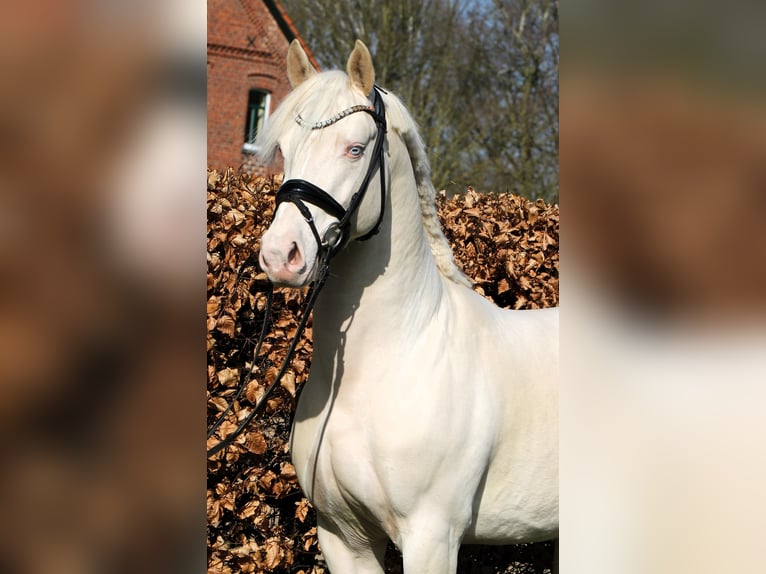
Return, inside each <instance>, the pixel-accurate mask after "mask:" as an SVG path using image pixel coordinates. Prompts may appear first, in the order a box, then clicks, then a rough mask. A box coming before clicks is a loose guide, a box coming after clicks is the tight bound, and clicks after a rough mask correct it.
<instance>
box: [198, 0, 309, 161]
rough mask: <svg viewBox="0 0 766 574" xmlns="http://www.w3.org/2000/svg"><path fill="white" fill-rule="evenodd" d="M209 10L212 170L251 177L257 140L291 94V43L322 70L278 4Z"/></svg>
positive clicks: (216, 2) (214, 0)
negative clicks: (237, 171) (288, 63)
mask: <svg viewBox="0 0 766 574" xmlns="http://www.w3.org/2000/svg"><path fill="white" fill-rule="evenodd" d="M207 7H208V8H207V42H208V43H207V150H208V152H207V161H208V166H209V167H213V168H216V169H225V168H227V167H234V168H238V167H240V166H243V167H244V168H245V169H246V170H247V171H253V170H254V169H257V168H256V165H255V162H254V160H255V158H254V155H253V152H254V146H253V144H252V141H253V138H254V137H255V134H257V132H258V129H259V128H260V127H261V126H262V125H263V122H264V121H265V120H266V119H267V118H268V115H269V114H270V113H271V112H272V111H273V110H274V109H275V108H276V106H278V105H279V102H281V101H282V99H283V98H284V97H285V96H286V95H287V93H288V92H289V91H290V82H289V81H288V79H287V71H286V68H285V57H286V55H287V47H288V46H289V44H290V42H291V41H292V40H293V39H294V38H298V40H299V41H300V42H301V44H303V47H304V49H306V53H307V54H309V57H310V58H311V61H312V63H313V64H314V66H316V67H318V66H317V64H316V61H315V60H314V58H313V56H312V55H311V52H310V51H309V50H308V48H307V47H306V45H305V43H304V42H303V40H302V39H301V37H300V35H299V34H298V32H297V30H296V29H295V26H294V24H293V22H292V21H291V20H290V18H289V16H288V15H287V13H286V12H285V10H284V8H283V7H282V6H281V5H280V4H279V2H277V1H276V0H208V3H207Z"/></svg>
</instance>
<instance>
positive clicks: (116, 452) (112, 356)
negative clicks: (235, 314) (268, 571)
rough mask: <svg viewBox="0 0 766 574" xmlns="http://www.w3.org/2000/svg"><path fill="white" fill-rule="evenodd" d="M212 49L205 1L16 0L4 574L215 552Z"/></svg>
mask: <svg viewBox="0 0 766 574" xmlns="http://www.w3.org/2000/svg"><path fill="white" fill-rule="evenodd" d="M204 46H205V5H204V3H203V2H199V1H198V2H180V1H179V2H172V1H171V2H160V3H155V2H130V3H127V2H112V1H104V0H96V1H93V2H74V1H66V0H65V1H51V0H35V1H33V2H26V1H25V2H15V1H11V2H6V3H5V4H4V5H3V18H2V23H0V70H1V73H2V78H3V79H2V82H0V221H1V222H2V223H1V224H0V237H1V238H0V261H1V263H0V264H1V265H2V287H1V288H0V289H1V291H0V292H1V293H2V296H0V305H2V310H0V382H1V383H2V399H0V409H1V410H2V413H1V416H0V424H1V425H2V441H3V452H4V456H3V464H2V471H1V472H0V505H1V506H2V508H3V511H2V522H3V524H2V531H3V536H2V540H0V570H2V571H3V572H19V573H23V572H60V573H90V572H153V571H156V572H166V573H167V572H189V571H193V570H195V569H196V570H198V571H199V570H200V569H201V567H202V565H203V564H204V560H205V558H204V524H205V510H204V493H205V482H204V480H205V479H204V476H205V475H204V469H205V461H204V454H203V448H204V420H205V410H204V396H205V395H204V388H205V387H204V386H205V362H204V361H205V359H204V352H205V351H204V311H203V306H204V301H205V255H204V253H205V243H204V229H205V215H204V214H205V191H204V190H205V187H204V182H205V68H204V65H205V51H204V50H205V47H204ZM195 309H196V311H195Z"/></svg>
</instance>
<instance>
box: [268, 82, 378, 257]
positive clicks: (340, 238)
mask: <svg viewBox="0 0 766 574" xmlns="http://www.w3.org/2000/svg"><path fill="white" fill-rule="evenodd" d="M380 91H381V89H380V88H378V87H377V86H375V87H374V88H373V91H372V92H373V93H372V103H373V105H372V106H352V107H350V108H347V109H345V110H343V111H342V112H340V113H338V114H337V115H335V116H334V117H333V118H330V119H329V120H325V121H321V122H317V123H314V124H307V123H306V122H305V120H303V118H301V117H300V116H297V117H296V121H297V122H298V123H299V124H301V125H303V126H304V127H308V128H310V129H312V130H317V129H323V128H326V127H327V126H330V125H332V124H334V123H336V122H337V121H340V120H342V119H343V118H345V117H348V116H350V115H351V114H354V113H357V112H366V113H368V114H369V115H370V116H371V117H372V119H373V120H374V121H375V124H376V125H377V127H378V134H377V137H376V138H375V144H374V146H373V149H372V159H371V161H370V165H369V166H368V167H367V173H366V174H365V176H364V179H363V180H362V183H361V185H360V186H359V189H358V190H357V192H356V193H355V194H354V195H353V196H351V202H350V203H349V206H348V208H344V207H343V206H342V205H341V204H340V203H338V202H337V201H336V200H335V198H334V197H332V196H331V195H330V194H329V193H327V192H326V191H324V190H323V189H322V188H320V187H317V186H316V185H314V184H313V183H311V182H309V181H306V180H303V179H288V180H287V181H286V182H284V183H283V184H282V186H281V187H280V188H279V190H278V191H277V200H276V207H275V209H274V212H275V213H276V208H277V207H279V206H280V205H281V204H282V203H285V202H290V203H292V204H293V205H295V206H296V207H297V208H298V210H299V211H300V212H301V214H302V215H303V218H304V219H305V220H306V223H308V225H309V227H310V228H311V232H312V233H313V235H314V239H316V242H317V248H318V249H319V255H320V256H321V255H324V254H325V253H326V254H327V255H328V257H329V258H332V257H333V256H334V255H335V254H336V253H338V252H339V251H340V250H341V249H343V247H344V246H345V245H346V244H347V243H348V241H349V238H350V227H351V217H352V216H353V215H354V213H356V211H357V209H359V205H360V204H361V202H362V200H363V199H364V196H365V194H366V193H367V188H368V187H369V185H370V181H371V180H372V177H373V175H374V174H375V170H376V169H378V168H379V169H380V213H379V215H378V221H377V223H376V224H375V226H374V227H373V228H372V230H370V231H369V232H368V233H366V234H365V235H364V236H362V237H359V238H358V239H359V240H360V241H365V240H367V239H369V238H371V237H373V236H374V235H375V234H377V232H378V231H379V229H380V225H381V223H382V222H383V215H384V212H385V207H386V170H385V165H384V155H385V154H384V151H383V143H384V140H385V139H386V138H385V136H386V110H385V106H384V105H383V98H382V97H381V95H380ZM306 203H310V204H311V205H314V206H316V207H318V208H319V209H321V210H322V211H324V212H325V213H327V214H328V215H330V216H332V217H334V218H335V219H337V220H338V222H337V223H333V224H331V225H330V226H329V227H328V228H327V229H326V230H325V233H324V236H320V235H319V231H318V230H317V228H316V225H315V224H314V218H313V217H312V216H311V212H310V211H309V209H308V207H306Z"/></svg>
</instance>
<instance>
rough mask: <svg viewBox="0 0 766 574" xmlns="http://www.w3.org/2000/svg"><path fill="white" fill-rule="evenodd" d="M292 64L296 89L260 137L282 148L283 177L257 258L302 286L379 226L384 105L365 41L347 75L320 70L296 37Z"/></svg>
mask: <svg viewBox="0 0 766 574" xmlns="http://www.w3.org/2000/svg"><path fill="white" fill-rule="evenodd" d="M287 66H288V77H289V79H290V83H291V84H292V86H293V88H294V89H293V91H292V92H291V94H290V96H288V98H286V99H285V101H284V102H283V103H282V105H281V106H280V107H279V109H278V110H277V111H276V112H275V113H274V115H273V116H272V119H271V121H270V125H269V126H268V127H267V129H266V131H265V135H264V136H263V138H261V141H262V142H264V143H263V147H265V148H269V147H271V148H277V147H278V148H279V150H281V152H282V156H283V158H284V170H285V175H284V183H283V185H282V187H281V188H280V190H279V191H278V193H277V205H276V208H275V212H274V219H273V221H272V223H271V225H270V227H269V229H268V230H267V231H266V233H265V234H264V235H263V238H262V241H261V252H260V258H259V259H260V264H261V267H262V269H263V270H264V271H266V273H267V275H268V276H269V278H270V279H271V280H272V281H273V282H274V283H277V284H281V285H288V286H292V287H303V286H305V285H308V284H309V283H310V282H311V281H313V280H314V279H315V278H316V276H317V273H318V269H319V267H320V266H321V265H322V264H323V263H326V262H327V260H328V259H329V257H331V256H332V255H334V254H335V252H337V251H338V250H340V249H342V247H343V246H344V245H345V243H346V242H347V241H348V240H350V239H355V238H364V237H365V236H368V235H371V234H372V233H374V232H375V231H377V228H378V226H379V225H380V222H381V220H382V206H383V200H382V198H383V195H382V194H383V193H384V188H385V178H384V175H385V169H386V166H385V165H384V164H385V162H384V161H383V155H384V150H383V142H384V140H385V110H384V108H383V103H382V98H381V96H380V94H379V93H378V92H377V88H375V87H374V83H375V72H374V68H373V64H372V57H371V56H370V52H369V50H368V49H367V47H366V46H365V45H364V44H363V43H362V42H361V41H358V40H357V42H356V46H355V47H354V50H353V51H352V52H351V55H350V57H349V59H348V63H347V66H346V69H347V74H344V73H343V72H339V71H332V72H324V73H321V74H317V73H316V70H315V69H314V68H313V66H312V65H311V63H310V62H309V59H308V57H307V56H306V53H305V52H304V50H303V48H302V47H301V45H300V43H299V42H298V41H297V40H294V41H293V42H292V43H291V44H290V49H289V51H288V55H287ZM357 112H362V113H357ZM374 174H380V180H379V181H380V184H378V183H377V181H378V178H377V177H373V175H374ZM368 187H369V191H367V189H368Z"/></svg>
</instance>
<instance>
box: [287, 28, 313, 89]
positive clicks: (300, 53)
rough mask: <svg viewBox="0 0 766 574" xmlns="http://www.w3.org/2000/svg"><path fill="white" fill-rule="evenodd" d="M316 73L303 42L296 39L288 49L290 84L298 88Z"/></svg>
mask: <svg viewBox="0 0 766 574" xmlns="http://www.w3.org/2000/svg"><path fill="white" fill-rule="evenodd" d="M315 73H316V70H315V69H314V66H312V65H311V62H310V61H309V57H308V56H307V55H306V52H305V51H304V50H303V46H301V43H300V42H299V41H298V40H297V39H295V40H293V41H292V42H290V48H289V49H288V50H287V77H288V79H289V80H290V85H291V86H292V87H293V88H297V87H298V86H299V85H300V84H302V83H303V82H305V81H306V80H308V79H309V78H310V77H311V76H313V75H314V74H315Z"/></svg>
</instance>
